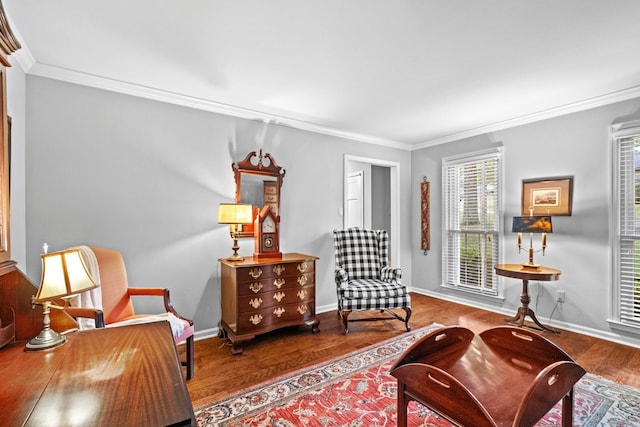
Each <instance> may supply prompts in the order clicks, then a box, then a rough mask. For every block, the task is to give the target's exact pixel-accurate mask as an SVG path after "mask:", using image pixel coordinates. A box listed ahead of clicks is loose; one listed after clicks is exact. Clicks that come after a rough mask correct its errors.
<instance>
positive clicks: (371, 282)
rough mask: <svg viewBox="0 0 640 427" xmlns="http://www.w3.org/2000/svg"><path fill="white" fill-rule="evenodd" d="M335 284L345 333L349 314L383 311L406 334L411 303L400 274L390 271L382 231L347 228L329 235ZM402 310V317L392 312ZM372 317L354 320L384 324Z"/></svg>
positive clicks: (395, 269)
mask: <svg viewBox="0 0 640 427" xmlns="http://www.w3.org/2000/svg"><path fill="white" fill-rule="evenodd" d="M333 245H334V249H335V252H334V254H335V263H336V269H335V280H336V287H337V292H338V314H339V316H340V318H341V319H342V323H343V325H344V333H345V334H346V333H347V332H348V331H349V329H348V327H347V319H348V317H349V314H350V313H351V312H352V311H353V310H380V311H381V312H384V311H386V312H387V313H388V314H390V315H391V316H392V317H393V318H395V319H398V320H400V321H402V322H404V324H405V328H406V329H407V331H410V330H411V328H410V327H409V318H410V317H411V299H410V297H409V294H408V292H407V287H406V286H405V285H403V284H402V283H400V279H401V277H402V270H401V269H400V268H393V267H390V266H389V265H388V264H389V262H388V259H389V236H388V234H387V232H386V231H385V230H365V229H362V228H349V229H347V230H334V231H333ZM394 308H402V309H403V310H404V311H405V313H406V314H405V316H404V317H402V316H400V315H398V314H397V313H395V312H394V311H392V310H391V309H394ZM385 319H389V317H376V318H366V319H358V320H385Z"/></svg>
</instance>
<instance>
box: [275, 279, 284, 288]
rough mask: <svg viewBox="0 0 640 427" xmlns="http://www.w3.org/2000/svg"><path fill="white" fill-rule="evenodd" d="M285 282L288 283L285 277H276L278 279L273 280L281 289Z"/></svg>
mask: <svg viewBox="0 0 640 427" xmlns="http://www.w3.org/2000/svg"><path fill="white" fill-rule="evenodd" d="M285 283H286V280H284V279H276V280H274V281H273V284H274V285H275V286H276V288H278V289H280V288H281V287H282V285H284V284H285Z"/></svg>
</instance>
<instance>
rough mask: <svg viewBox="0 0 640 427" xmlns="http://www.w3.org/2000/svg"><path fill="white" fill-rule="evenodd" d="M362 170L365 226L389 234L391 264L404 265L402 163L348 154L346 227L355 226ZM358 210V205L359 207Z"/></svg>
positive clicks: (345, 165)
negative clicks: (358, 181)
mask: <svg viewBox="0 0 640 427" xmlns="http://www.w3.org/2000/svg"><path fill="white" fill-rule="evenodd" d="M358 172H362V175H361V178H362V186H363V187H362V188H363V191H362V206H363V215H362V217H363V226H364V227H365V228H377V229H385V230H387V232H388V233H389V241H390V245H389V246H390V260H391V265H394V266H400V250H399V248H400V222H399V221H400V211H399V209H400V187H399V185H400V164H399V163H398V162H390V161H387V160H380V159H374V158H368V157H359V156H352V155H348V154H345V156H344V227H345V228H348V227H349V226H352V225H350V224H352V219H353V218H350V217H351V216H352V215H355V214H354V213H352V212H350V205H351V208H353V207H354V204H355V202H354V200H353V196H354V194H353V189H354V186H355V185H357V178H355V179H354V175H356V174H357V173H358ZM356 209H357V208H356Z"/></svg>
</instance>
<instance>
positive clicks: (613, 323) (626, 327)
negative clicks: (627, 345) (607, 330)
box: [607, 319, 640, 334]
mask: <svg viewBox="0 0 640 427" xmlns="http://www.w3.org/2000/svg"><path fill="white" fill-rule="evenodd" d="M607 322H608V323H609V327H611V329H615V330H618V331H623V332H630V333H632V334H640V325H632V324H629V323H622V322H620V321H619V320H611V319H609V320H607Z"/></svg>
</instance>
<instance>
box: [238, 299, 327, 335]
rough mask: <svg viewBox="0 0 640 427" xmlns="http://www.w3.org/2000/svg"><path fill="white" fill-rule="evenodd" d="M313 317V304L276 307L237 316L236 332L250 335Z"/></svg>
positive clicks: (301, 303)
mask: <svg viewBox="0 0 640 427" xmlns="http://www.w3.org/2000/svg"><path fill="white" fill-rule="evenodd" d="M313 317H315V302H313V301H308V302H300V303H294V304H285V305H276V306H274V307H269V308H266V309H263V310H255V311H251V312H247V313H241V314H239V315H238V331H239V332H240V331H241V332H242V333H251V332H256V331H260V330H262V329H265V328H268V329H271V327H273V326H274V325H278V324H280V323H289V322H294V323H297V322H304V321H305V320H308V319H312V318H313Z"/></svg>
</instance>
